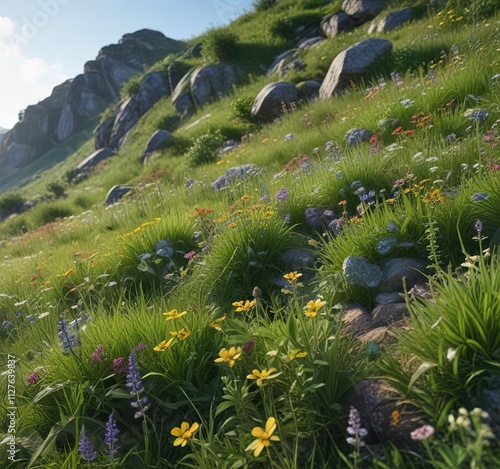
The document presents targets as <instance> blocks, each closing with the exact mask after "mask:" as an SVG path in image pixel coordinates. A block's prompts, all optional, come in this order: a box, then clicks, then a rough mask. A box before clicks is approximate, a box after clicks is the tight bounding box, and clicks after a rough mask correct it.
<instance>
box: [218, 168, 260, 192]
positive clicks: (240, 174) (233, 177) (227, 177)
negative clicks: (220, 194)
mask: <svg viewBox="0 0 500 469" xmlns="http://www.w3.org/2000/svg"><path fill="white" fill-rule="evenodd" d="M259 171H260V170H259V167H258V166H257V165H256V164H251V163H250V164H243V165H241V166H235V167H233V168H229V169H228V170H227V171H226V173H225V174H224V175H223V176H219V177H218V178H217V180H216V181H215V182H214V183H213V184H212V188H213V189H214V190H216V191H220V190H221V189H223V188H224V187H226V186H228V185H229V184H230V183H231V182H233V181H241V180H242V179H246V178H247V177H249V176H254V175H256V174H258V173H259Z"/></svg>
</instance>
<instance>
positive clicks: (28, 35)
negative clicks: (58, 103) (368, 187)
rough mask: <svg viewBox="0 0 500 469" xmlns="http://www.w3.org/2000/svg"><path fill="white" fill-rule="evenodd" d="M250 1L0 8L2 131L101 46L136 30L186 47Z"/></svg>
mask: <svg viewBox="0 0 500 469" xmlns="http://www.w3.org/2000/svg"><path fill="white" fill-rule="evenodd" d="M251 5H252V0H0V71H1V73H0V127H6V128H11V127H12V126H13V125H14V124H15V123H16V122H17V114H18V112H19V111H20V110H21V109H24V108H26V106H28V105H29V104H35V103H37V102H38V101H40V100H42V99H43V98H45V97H47V96H48V95H49V94H50V92H51V91H52V88H53V87H54V86H55V85H58V84H59V83H61V82H62V81H64V80H65V79H67V78H72V77H74V76H75V75H77V74H79V73H81V72H82V68H83V64H84V63H85V62H86V61H87V60H90V59H94V58H95V57H96V55H97V52H98V51H99V49H100V48H101V47H102V46H105V45H107V44H111V43H116V42H117V41H118V39H119V38H120V37H121V36H123V34H125V33H130V32H133V31H136V30H138V29H142V28H150V29H155V30H157V31H161V32H162V33H164V34H165V35H166V36H168V37H171V38H173V39H189V38H191V37H193V36H196V35H198V34H200V33H202V32H203V31H205V30H206V29H208V28H209V27H211V26H219V25H222V24H225V23H228V22H229V21H230V20H232V19H234V18H236V17H238V16H239V15H241V14H242V13H244V12H245V11H249V10H250V9H251Z"/></svg>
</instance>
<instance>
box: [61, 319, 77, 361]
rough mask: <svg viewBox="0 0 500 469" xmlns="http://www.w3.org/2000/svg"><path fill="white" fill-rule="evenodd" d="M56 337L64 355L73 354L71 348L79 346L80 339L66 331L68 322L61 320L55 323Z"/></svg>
mask: <svg viewBox="0 0 500 469" xmlns="http://www.w3.org/2000/svg"><path fill="white" fill-rule="evenodd" d="M57 330H58V331H59V332H58V333H57V335H58V336H59V339H60V341H61V345H62V347H63V350H64V353H69V352H73V347H76V346H77V345H80V339H79V338H78V335H77V334H71V333H70V332H69V329H68V321H66V319H61V320H60V321H59V322H58V323H57Z"/></svg>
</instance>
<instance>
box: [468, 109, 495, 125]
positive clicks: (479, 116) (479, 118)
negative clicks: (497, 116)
mask: <svg viewBox="0 0 500 469" xmlns="http://www.w3.org/2000/svg"><path fill="white" fill-rule="evenodd" d="M489 115H490V113H489V111H487V110H486V109H467V111H465V112H464V117H465V118H466V119H469V120H471V121H474V122H484V121H485V120H486V119H487V117H488V116H489Z"/></svg>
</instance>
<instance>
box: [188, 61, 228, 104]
mask: <svg viewBox="0 0 500 469" xmlns="http://www.w3.org/2000/svg"><path fill="white" fill-rule="evenodd" d="M237 81H238V74H237V71H236V68H235V67H234V66H233V65H230V64H215V65H208V66H206V67H202V68H199V69H197V70H195V71H194V72H193V74H192V75H191V78H190V82H191V97H192V98H193V101H194V103H195V105H196V106H199V107H201V106H204V105H205V104H208V103H211V102H214V101H217V100H219V99H220V98H222V97H223V96H225V95H227V94H229V93H230V92H231V91H232V89H233V85H235V84H236V83H237Z"/></svg>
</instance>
